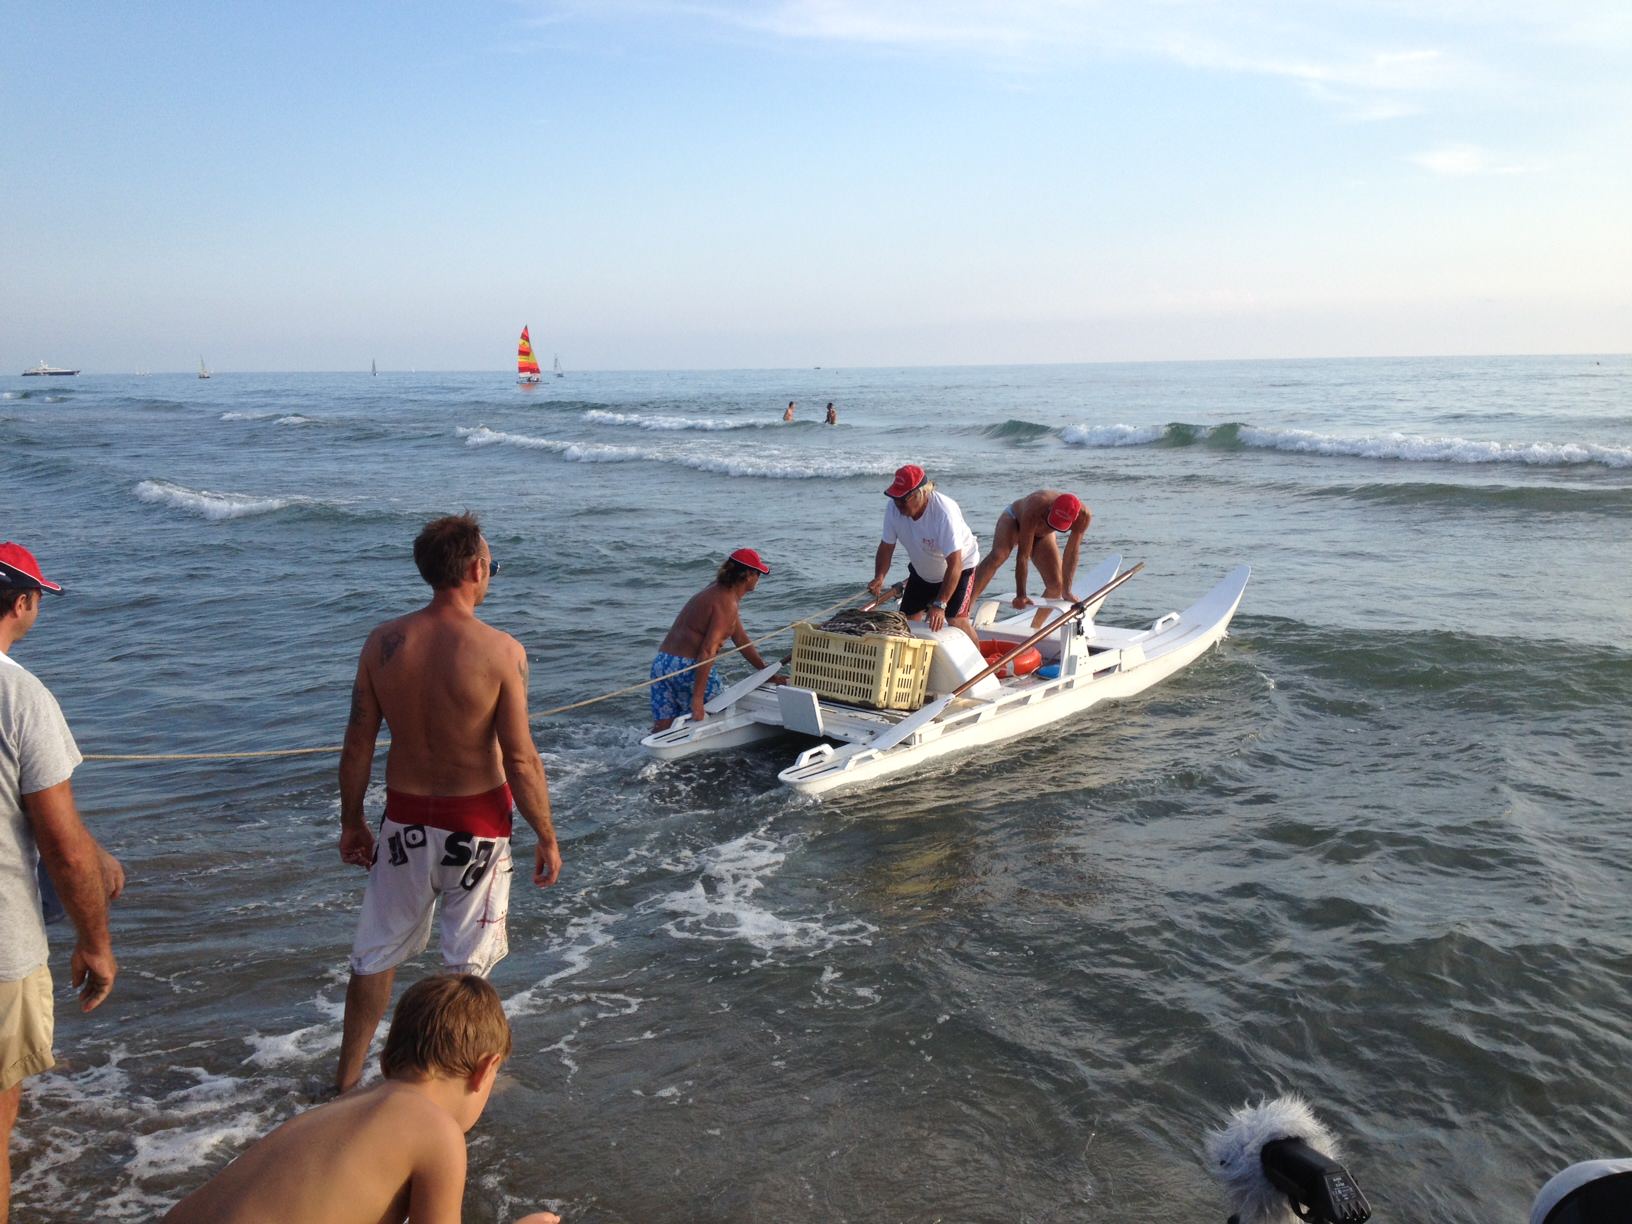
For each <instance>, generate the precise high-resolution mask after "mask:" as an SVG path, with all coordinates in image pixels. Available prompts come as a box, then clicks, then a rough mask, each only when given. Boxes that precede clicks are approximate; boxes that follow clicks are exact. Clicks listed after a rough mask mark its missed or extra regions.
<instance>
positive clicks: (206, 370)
mask: <svg viewBox="0 0 1632 1224" xmlns="http://www.w3.org/2000/svg"><path fill="white" fill-rule="evenodd" d="M198 376H199V377H200V378H208V377H209V376H210V367H209V366H207V365H205V364H204V358H202V357H200V358H199V359H198Z"/></svg>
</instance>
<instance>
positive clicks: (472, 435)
mask: <svg viewBox="0 0 1632 1224" xmlns="http://www.w3.org/2000/svg"><path fill="white" fill-rule="evenodd" d="M455 432H456V433H457V434H458V435H459V436H460V437H461V438H463V439H464V440H465V445H466V446H519V447H521V448H523V449H525V450H541V451H550V452H552V453H554V454H558V455H560V456H561V457H562V458H563V459H565V460H567V461H568V462H570V463H636V462H646V463H672V464H675V465H677V466H679V467H687V468H691V469H693V470H694V471H698V472H716V473H718V474H720V475H722V476H757V477H762V478H765V479H769V480H816V479H822V478H828V479H843V478H845V477H847V476H884V475H888V474H889V473H891V472H893V471H895V464H894V461H892V460H872V461H868V460H856V459H839V458H822V457H815V458H812V457H809V456H799V457H797V458H794V457H789V456H786V455H777V454H761V455H746V454H744V455H720V454H713V453H699V452H696V451H685V450H660V449H656V448H652V447H642V446H613V445H610V444H607V443H589V442H565V441H562V440H560V439H558V438H538V437H534V436H532V435H530V434H514V433H504V432H501V431H500V430H496V429H489V428H488V427H487V426H486V425H478V426H476V427H474V428H467V427H465V426H462V425H461V426H459V427H458V428H457V429H456V431H455Z"/></svg>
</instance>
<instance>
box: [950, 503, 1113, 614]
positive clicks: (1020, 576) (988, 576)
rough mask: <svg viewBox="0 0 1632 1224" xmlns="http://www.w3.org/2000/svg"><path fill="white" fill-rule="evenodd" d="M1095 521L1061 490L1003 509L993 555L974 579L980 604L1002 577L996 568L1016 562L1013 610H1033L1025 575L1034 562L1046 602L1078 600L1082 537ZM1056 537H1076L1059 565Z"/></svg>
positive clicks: (981, 564)
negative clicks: (1073, 589) (989, 587)
mask: <svg viewBox="0 0 1632 1224" xmlns="http://www.w3.org/2000/svg"><path fill="white" fill-rule="evenodd" d="M1093 517H1094V516H1093V515H1092V514H1090V513H1089V512H1088V509H1087V508H1086V507H1085V506H1084V505H1083V504H1082V502H1081V501H1080V500H1079V499H1078V498H1077V496H1076V495H1075V494H1074V493H1061V492H1060V491H1059V490H1058V489H1038V490H1037V491H1036V492H1035V493H1027V494H1026V495H1025V496H1024V497H1022V498H1021V499H1020V500H1019V501H1017V502H1014V503H1013V504H1012V505H1008V506H1004V507H1003V513H1002V514H1000V515H998V516H997V528H996V530H995V531H993V532H992V551H991V553H990V554H989V555H988V556H987V557H986V559H985V560H984V561H982V562H981V563H980V570H979V572H978V573H977V574H976V575H975V593H974V596H973V598H975V599H979V598H980V594H981V592H982V591H984V590H985V589H986V585H987V584H988V583H989V582H991V580H992V577H993V575H995V574H996V573H997V567H998V566H1000V565H1002V564H1003V562H1005V561H1007V560H1008V558H1009V554H1010V553H1011V552H1013V553H1014V554H1015V558H1014V606H1015V607H1017V608H1029V607H1030V606H1031V597H1030V596H1029V595H1027V594H1026V570H1027V567H1028V565H1029V563H1030V562H1032V561H1033V560H1035V561H1036V562H1037V572H1038V573H1039V574H1040V575H1042V579H1043V598H1044V599H1070V600H1072V601H1075V600H1076V598H1077V597H1076V596H1075V595H1074V594H1072V592H1071V583H1072V581H1073V580H1074V579H1075V578H1076V576H1077V554H1078V553H1079V552H1081V551H1082V536H1083V533H1084V532H1085V531H1087V530H1088V524H1089V523H1090V522H1092V521H1093ZM1056 531H1068V532H1070V533H1071V534H1070V535H1069V536H1068V537H1067V538H1066V541H1065V559H1064V561H1063V562H1062V561H1061V559H1060V545H1059V541H1057V540H1056V539H1055V538H1054V533H1055V532H1056Z"/></svg>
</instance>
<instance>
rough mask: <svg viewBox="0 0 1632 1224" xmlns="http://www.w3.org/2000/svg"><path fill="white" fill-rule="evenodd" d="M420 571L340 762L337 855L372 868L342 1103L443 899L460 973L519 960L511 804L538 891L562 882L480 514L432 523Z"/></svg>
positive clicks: (379, 642)
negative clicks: (369, 801) (383, 745)
mask: <svg viewBox="0 0 1632 1224" xmlns="http://www.w3.org/2000/svg"><path fill="white" fill-rule="evenodd" d="M414 564H415V565H416V566H418V567H419V572H420V576H421V577H423V578H424V579H425V581H426V582H428V583H429V584H430V586H431V602H430V603H428V604H426V605H425V606H424V607H423V608H421V609H420V610H419V611H417V612H410V613H409V614H408V615H407V616H403V617H399V618H398V619H396V620H391V621H386V622H385V623H384V624H383V625H380V626H379V627H378V628H376V629H375V630H374V632H373V633H371V634H369V637H368V641H367V642H366V643H364V645H363V653H362V657H361V658H359V659H358V661H357V681H356V684H355V685H354V686H353V688H352V691H351V720H350V722H349V723H347V725H346V740H345V747H344V748H343V749H342V750H341V755H340V857H341V858H342V859H343V860H344V861H345V862H348V863H353V864H355V865H357V866H359V867H364V868H367V869H368V889H367V891H366V892H365V893H364V894H363V912H362V914H361V915H360V917H359V918H358V921H357V938H356V941H355V943H354V944H353V945H352V953H351V982H350V984H349V985H348V986H347V987H346V1017H345V1025H344V1032H343V1036H342V1038H341V1043H340V1066H339V1069H338V1071H337V1072H336V1075H335V1086H336V1088H338V1089H339V1090H340V1091H342V1092H344V1091H346V1090H347V1089H349V1088H351V1087H353V1086H354V1085H355V1084H356V1083H357V1080H358V1078H359V1077H360V1076H361V1075H362V1071H363V1059H364V1057H365V1056H366V1055H367V1053H368V1046H369V1042H370V1041H372V1040H373V1037H374V1030H375V1029H376V1028H378V1027H379V1023H380V1018H381V1017H382V1016H383V1015H384V1014H385V1008H386V1004H387V1003H388V1002H390V999H391V981H392V978H393V976H394V975H395V973H396V968H397V966H398V965H399V964H401V963H402V962H403V961H405V960H407V959H408V958H409V957H410V956H415V955H418V954H419V953H420V952H422V951H424V949H425V947H426V945H427V944H428V943H429V942H430V937H431V911H432V908H433V907H434V905H435V903H436V898H437V897H438V896H441V898H442V960H443V963H444V964H445V965H446V966H447V967H448V969H449V970H450V971H452V972H455V973H476V974H480V975H482V976H484V977H485V976H486V975H487V974H488V973H490V972H491V971H492V969H493V966H494V965H496V964H497V963H498V962H499V961H500V960H501V959H503V957H504V956H505V954H506V953H507V952H509V950H510V945H509V942H508V939H507V937H506V935H505V929H504V918H505V911H506V908H507V906H508V904H509V898H510V820H511V808H512V805H513V806H514V807H516V808H519V809H520V811H521V815H522V818H523V819H525V820H526V821H527V823H528V824H530V825H531V826H532V827H533V832H535V833H536V834H537V835H538V848H537V850H536V852H535V854H534V859H533V883H534V884H537V885H540V886H544V885H548V884H553V883H555V878H556V876H557V875H558V874H559V873H560V871H561V851H560V849H559V848H558V847H557V845H556V841H555V828H554V826H553V825H552V824H551V822H550V792H549V787H548V784H547V782H546V780H545V777H544V763H543V762H542V761H541V760H539V757H538V749H537V748H535V747H534V746H533V734H532V730H531V728H530V727H529V725H528V722H527V652H526V651H524V650H523V649H522V647H521V643H520V642H518V641H516V639H515V638H513V637H511V636H510V635H509V634H507V633H501V632H500V631H499V630H497V629H494V628H492V627H491V626H489V625H484V624H483V623H482V622H481V621H480V620H478V619H477V617H476V608H477V606H478V605H479V604H480V603H481V602H482V600H484V599H486V598H487V588H488V584H489V583H490V582H491V581H492V579H493V575H494V574H496V573H498V570H499V566H498V563H497V562H495V561H494V560H493V554H492V553H491V552H490V551H489V550H488V547H487V541H486V540H484V539H483V538H482V531H481V527H480V525H479V524H478V523H477V522H476V519H475V517H474V516H473V515H469V514H462V515H455V516H450V517H448V518H440V519H437V520H436V521H434V522H432V523H428V524H426V526H425V529H424V530H423V531H421V532H420V533H419V538H418V539H416V540H415V541H414ZM382 720H383V721H384V722H386V723H388V724H389V725H390V728H391V750H390V753H389V754H388V755H387V757H386V760H385V819H384V820H383V821H381V823H380V839H379V845H378V846H376V844H375V840H374V834H373V833H371V832H370V831H369V828H368V825H367V823H366V822H365V821H364V819H363V795H364V793H365V792H366V791H367V789H368V780H369V774H370V772H371V771H372V768H373V762H374V743H375V740H376V738H377V737H378V735H379V731H380V723H381V721H382Z"/></svg>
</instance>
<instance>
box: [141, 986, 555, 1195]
mask: <svg viewBox="0 0 1632 1224" xmlns="http://www.w3.org/2000/svg"><path fill="white" fill-rule="evenodd" d="M509 1053H510V1025H509V1023H508V1021H506V1019H505V1016H504V1008H503V1007H502V1006H501V1005H500V1003H499V996H498V994H497V993H496V992H495V991H494V989H493V987H492V986H490V985H488V983H487V982H486V981H485V980H484V979H482V978H479V977H477V976H476V975H475V974H469V973H463V974H452V973H449V974H441V975H439V976H437V977H432V978H426V979H425V980H424V981H422V982H417V983H415V984H414V985H413V986H411V987H409V988H408V990H407V991H406V992H405V993H404V994H403V996H402V1001H401V1002H399V1003H398V1004H397V1011H396V1015H395V1016H393V1017H392V1020H391V1028H390V1030H389V1032H388V1033H387V1034H386V1038H385V1050H384V1052H383V1053H382V1054H381V1055H380V1069H381V1071H383V1072H384V1073H385V1079H384V1081H383V1082H381V1083H378V1084H373V1085H370V1086H369V1087H367V1088H361V1089H357V1090H354V1091H352V1092H349V1093H347V1094H346V1095H345V1096H342V1097H340V1098H339V1099H338V1100H334V1101H330V1102H329V1103H328V1104H326V1105H319V1106H318V1107H317V1108H316V1109H312V1110H308V1111H307V1112H306V1113H303V1114H301V1115H299V1116H298V1117H295V1118H291V1119H290V1120H289V1121H287V1122H285V1123H284V1124H283V1125H282V1126H280V1127H278V1128H277V1129H276V1130H274V1131H273V1132H272V1133H271V1134H269V1135H267V1136H266V1137H265V1138H264V1139H261V1140H260V1141H259V1142H257V1143H255V1144H254V1145H253V1146H251V1147H250V1149H249V1150H248V1151H247V1152H245V1153H244V1154H243V1155H242V1156H240V1157H238V1159H237V1160H234V1161H233V1162H232V1163H231V1164H229V1165H228V1166H227V1167H226V1168H225V1169H223V1170H221V1172H220V1173H218V1174H216V1175H215V1177H213V1178H211V1179H210V1181H209V1182H207V1183H206V1184H205V1185H204V1186H202V1187H201V1188H199V1189H198V1190H195V1191H194V1192H193V1193H192V1194H190V1195H188V1196H187V1197H186V1198H184V1199H183V1200H182V1201H181V1202H179V1203H177V1204H176V1205H175V1207H173V1208H171V1210H170V1214H168V1215H167V1216H165V1217H164V1218H165V1221H166V1224H400V1222H401V1221H409V1224H458V1222H459V1218H460V1205H461V1203H462V1202H463V1200H464V1195H465V1133H466V1132H467V1131H469V1130H470V1128H471V1127H473V1126H475V1125H476V1120H477V1119H478V1118H480V1117H481V1116H482V1110H483V1109H485V1108H486V1107H487V1098H488V1096H489V1094H490V1093H491V1092H492V1091H493V1081H494V1079H495V1078H496V1077H497V1076H498V1073H499V1065H500V1064H501V1063H503V1062H504V1060H505V1058H506V1057H508V1055H509ZM517 1224H560V1217H559V1216H555V1215H551V1214H550V1213H549V1212H545V1211H539V1212H534V1213H533V1214H532V1215H529V1216H526V1217H524V1218H523V1219H522V1220H520V1221H518V1222H517Z"/></svg>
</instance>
